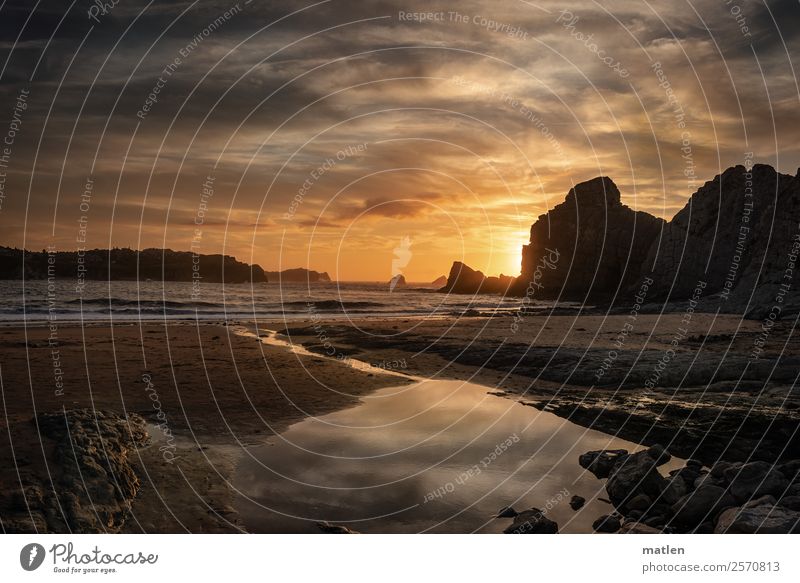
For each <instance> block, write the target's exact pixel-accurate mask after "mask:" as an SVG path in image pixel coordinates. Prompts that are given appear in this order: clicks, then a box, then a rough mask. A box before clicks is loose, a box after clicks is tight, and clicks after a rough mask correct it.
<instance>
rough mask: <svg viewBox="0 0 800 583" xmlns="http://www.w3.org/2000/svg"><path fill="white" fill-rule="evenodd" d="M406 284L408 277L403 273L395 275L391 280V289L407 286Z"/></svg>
mask: <svg viewBox="0 0 800 583" xmlns="http://www.w3.org/2000/svg"><path fill="white" fill-rule="evenodd" d="M405 286H406V278H405V276H404V275H403V274H402V273H400V274H397V275H395V276H394V277H393V278H392V279H390V280H389V289H390V290H393V289H395V288H397V287H405Z"/></svg>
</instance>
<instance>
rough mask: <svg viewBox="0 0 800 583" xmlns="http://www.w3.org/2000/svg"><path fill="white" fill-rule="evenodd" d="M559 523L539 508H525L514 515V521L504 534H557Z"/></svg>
mask: <svg viewBox="0 0 800 583" xmlns="http://www.w3.org/2000/svg"><path fill="white" fill-rule="evenodd" d="M557 532H558V523H556V522H554V521H552V520H550V519H549V518H547V517H546V516H545V515H544V512H542V511H541V510H539V509H538V508H531V509H530V510H524V511H523V512H520V513H519V514H517V515H516V516H515V517H514V522H513V523H512V524H511V526H509V527H508V528H506V529H505V530H504V531H503V533H504V534H556V533H557Z"/></svg>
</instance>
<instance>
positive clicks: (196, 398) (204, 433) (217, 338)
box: [0, 322, 404, 532]
mask: <svg viewBox="0 0 800 583" xmlns="http://www.w3.org/2000/svg"><path fill="white" fill-rule="evenodd" d="M49 335H50V331H49V330H48V329H47V328H43V327H36V328H28V329H27V330H26V329H24V328H19V327H14V328H10V327H8V328H0V367H2V368H1V369H0V373H1V375H2V376H1V378H2V393H3V401H2V408H3V414H2V416H0V468H2V471H0V520H2V527H3V530H4V531H18V530H25V531H35V530H39V531H41V530H43V529H47V530H50V528H48V526H49V527H52V526H53V525H52V524H50V525H48V524H46V522H47V520H46V515H47V513H46V512H39V509H38V506H41V505H43V504H44V503H43V502H42V501H41V500H40V499H41V498H45V499H46V498H47V491H48V490H52V489H59V488H60V482H59V478H58V475H59V471H60V466H61V465H62V464H61V460H57V459H54V450H55V447H56V443H55V442H54V441H53V439H52V438H51V437H49V436H47V435H45V434H43V433H42V431H40V430H39V429H37V426H36V424H35V422H34V418H35V416H36V415H42V414H45V413H51V412H59V411H63V410H84V409H88V410H92V411H110V412H114V413H117V414H119V415H126V414H137V415H140V416H141V417H142V418H144V420H145V421H147V422H148V423H149V424H150V426H149V429H150V431H149V433H150V434H151V440H150V443H151V444H152V445H149V446H147V447H140V448H132V450H131V451H130V452H128V454H127V458H128V460H129V461H130V463H131V465H132V466H133V467H134V470H135V472H136V474H137V476H138V477H139V481H140V489H139V491H138V493H137V495H136V497H135V498H134V500H133V504H132V507H131V509H130V516H129V518H128V519H127V520H126V521H125V524H124V527H123V530H124V531H127V532H186V531H189V532H228V531H234V532H235V531H238V530H239V528H240V526H239V521H238V518H237V517H236V515H235V512H233V509H232V506H233V503H232V494H231V492H230V489H229V488H228V486H227V480H228V479H229V478H230V476H231V473H232V470H233V468H234V466H235V463H236V457H237V456H238V455H239V452H240V450H241V448H242V447H243V446H247V445H250V444H258V443H261V442H262V441H263V440H264V439H265V438H266V437H268V436H269V435H272V434H274V433H276V432H280V431H282V430H284V429H286V428H287V427H289V426H290V425H291V424H292V423H294V422H296V421H298V420H300V419H303V418H305V417H306V416H308V415H320V414H324V413H328V412H331V411H335V410H337V409H340V408H342V407H346V406H349V405H352V404H355V403H357V402H358V399H359V397H361V396H362V395H365V394H367V393H368V392H370V391H373V390H375V389H377V388H381V387H386V386H396V385H400V384H402V383H403V382H404V380H403V379H402V378H396V377H394V378H390V377H385V376H381V375H370V374H365V373H362V372H359V371H356V370H353V369H351V368H348V367H345V366H342V365H341V364H339V363H336V362H333V361H331V360H329V359H323V358H317V357H306V356H298V355H296V354H293V353H291V352H289V351H287V350H285V349H283V348H279V347H272V346H266V345H264V344H262V343H261V342H259V341H257V340H255V339H253V338H244V337H240V336H237V335H236V334H235V333H234V330H233V329H232V328H231V327H226V326H222V325H211V324H206V325H199V326H198V325H196V324H195V323H193V322H192V323H183V324H168V325H164V324H158V323H149V324H142V325H139V324H135V325H131V324H117V325H114V326H113V327H111V326H108V325H92V326H85V327H83V328H81V327H80V326H76V325H67V324H61V325H59V327H58V330H57V343H56V344H54V345H53V346H50V343H49V341H48V337H49ZM54 351H57V352H54ZM57 383H58V384H57ZM62 385H63V386H62ZM159 412H160V413H159ZM156 426H158V427H156ZM169 462H172V463H169ZM45 505H46V504H45ZM56 507H57V508H58V512H66V511H65V510H64V508H63V505H61V506H58V505H56ZM43 516H44V517H45V518H43ZM57 518H59V519H60V518H61V517H57ZM51 522H52V521H51ZM102 522H103V521H101V523H102ZM60 523H61V520H59V522H58V524H60ZM67 523H69V521H67ZM67 528H69V527H68V524H67ZM100 530H101V531H103V530H113V529H112V528H110V527H107V526H106V525H105V524H100Z"/></svg>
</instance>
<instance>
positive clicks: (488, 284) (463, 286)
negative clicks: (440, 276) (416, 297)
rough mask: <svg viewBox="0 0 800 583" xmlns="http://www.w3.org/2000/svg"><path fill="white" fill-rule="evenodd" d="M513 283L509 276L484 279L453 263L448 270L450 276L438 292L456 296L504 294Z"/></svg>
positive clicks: (480, 273)
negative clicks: (450, 293) (455, 294)
mask: <svg viewBox="0 0 800 583" xmlns="http://www.w3.org/2000/svg"><path fill="white" fill-rule="evenodd" d="M513 282H514V278H513V277H511V276H508V275H502V274H501V275H500V277H486V276H485V275H484V274H483V273H482V272H480V271H475V270H474V269H472V268H471V267H469V266H467V265H465V264H464V263H461V262H460V261H455V262H453V266H452V267H451V268H450V275H448V276H447V284H446V285H445V286H444V287H443V288H442V289H441V290H440V291H443V292H453V293H457V294H475V293H483V294H505V293H506V292H507V291H508V288H509V287H510V286H511V284H512V283H513Z"/></svg>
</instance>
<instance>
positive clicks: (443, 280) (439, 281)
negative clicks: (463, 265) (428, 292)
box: [431, 275, 447, 289]
mask: <svg viewBox="0 0 800 583" xmlns="http://www.w3.org/2000/svg"><path fill="white" fill-rule="evenodd" d="M446 285H447V276H446V275H440V276H439V277H437V278H436V279H434V280H433V281H432V282H431V286H433V287H435V288H436V289H439V288H441V287H444V286H446Z"/></svg>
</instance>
